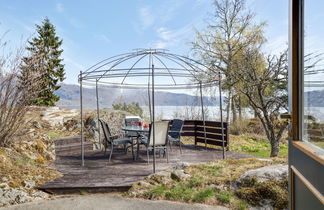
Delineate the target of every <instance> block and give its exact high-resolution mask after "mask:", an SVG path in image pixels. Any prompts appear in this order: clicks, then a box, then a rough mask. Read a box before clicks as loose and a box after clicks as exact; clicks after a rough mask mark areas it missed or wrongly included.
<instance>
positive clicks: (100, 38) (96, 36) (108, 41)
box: [95, 34, 110, 43]
mask: <svg viewBox="0 0 324 210" xmlns="http://www.w3.org/2000/svg"><path fill="white" fill-rule="evenodd" d="M95 38H97V39H99V40H101V41H104V42H105V43H110V39H109V38H108V36H106V35H105V34H97V35H95Z"/></svg>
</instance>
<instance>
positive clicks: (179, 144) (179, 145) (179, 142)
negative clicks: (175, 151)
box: [179, 139, 182, 154]
mask: <svg viewBox="0 0 324 210" xmlns="http://www.w3.org/2000/svg"><path fill="white" fill-rule="evenodd" d="M179 147H180V154H182V146H181V141H180V139H179Z"/></svg>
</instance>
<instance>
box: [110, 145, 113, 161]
mask: <svg viewBox="0 0 324 210" xmlns="http://www.w3.org/2000/svg"><path fill="white" fill-rule="evenodd" d="M113 150H114V145H113V144H111V151H110V155H109V162H110V160H111V156H112V153H113Z"/></svg>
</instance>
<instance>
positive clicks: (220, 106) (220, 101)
mask: <svg viewBox="0 0 324 210" xmlns="http://www.w3.org/2000/svg"><path fill="white" fill-rule="evenodd" d="M218 90H219V110H220V120H221V127H222V147H223V159H225V158H226V154H225V151H226V150H225V140H224V124H223V100H222V77H221V72H220V71H219V72H218ZM227 138H228V137H227Z"/></svg>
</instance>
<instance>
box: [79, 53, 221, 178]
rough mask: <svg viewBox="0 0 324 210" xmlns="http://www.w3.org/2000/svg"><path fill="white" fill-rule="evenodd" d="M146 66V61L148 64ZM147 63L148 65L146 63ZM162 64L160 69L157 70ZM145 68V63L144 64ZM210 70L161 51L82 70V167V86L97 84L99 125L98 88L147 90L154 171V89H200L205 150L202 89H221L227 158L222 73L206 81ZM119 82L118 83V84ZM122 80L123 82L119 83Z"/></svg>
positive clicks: (124, 56) (128, 55)
mask: <svg viewBox="0 0 324 210" xmlns="http://www.w3.org/2000/svg"><path fill="white" fill-rule="evenodd" d="M145 58H146V59H148V61H147V62H148V66H146V67H143V66H141V67H138V66H139V64H140V63H143V61H144V59H145ZM127 62H129V63H131V64H132V65H131V67H121V66H122V65H123V64H127ZM145 63H146V62H145ZM168 63H172V64H173V65H175V66H176V67H169V65H168ZM146 64H147V63H146ZM157 64H159V65H160V67H155V65H157ZM142 65H143V64H142ZM207 70H208V67H206V66H205V65H203V64H201V63H200V62H198V61H195V60H193V59H191V58H188V57H185V56H181V55H176V54H172V53H168V52H167V51H166V50H160V49H138V50H135V51H134V52H131V53H125V54H120V55H116V56H113V57H110V58H107V59H105V60H102V61H100V62H99V63H97V64H95V65H93V66H91V67H90V68H88V69H87V70H85V71H84V72H82V71H80V74H79V75H78V80H79V83H80V115H81V164H82V166H84V138H83V137H84V130H83V93H82V92H83V84H87V85H95V88H96V105H97V118H98V125H99V118H100V113H99V93H98V85H105V86H107V87H110V88H123V89H124V88H126V89H143V88H147V91H148V99H149V100H148V101H149V112H150V120H151V124H152V125H153V126H152V127H153V130H152V131H153V172H154V173H155V168H156V157H155V156H156V154H155V153H156V152H155V128H154V122H155V97H154V95H155V94H154V93H155V90H165V89H194V88H199V89H200V105H201V114H202V121H203V125H204V137H205V147H206V148H207V142H206V126H205V111H204V104H203V95H202V88H203V87H212V86H218V87H219V108H220V120H221V127H222V147H223V158H224V159H225V140H224V125H223V110H222V91H221V73H220V72H219V71H218V78H217V79H212V80H211V79H209V80H208V81H207V80H205V81H204V80H203V79H201V74H203V73H207ZM138 77H147V81H146V82H144V79H141V80H140V82H139V81H137V82H131V83H129V82H128V83H126V82H125V80H126V79H130V80H131V79H132V78H138ZM157 78H160V79H161V78H163V82H161V81H160V82H158V81H157V80H156V79H157ZM167 78H169V79H170V78H171V79H172V82H171V83H165V82H164V81H165V80H166V79H167ZM181 78H185V79H190V80H189V82H188V81H186V82H183V81H180V82H177V81H176V80H178V79H181ZM116 80H117V81H116ZM119 80H121V81H119ZM98 132H99V144H100V145H101V140H100V128H99V129H98Z"/></svg>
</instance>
